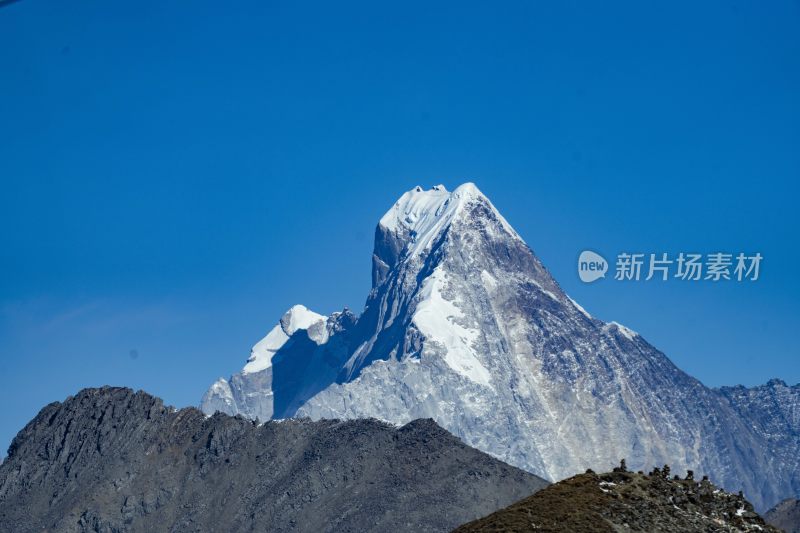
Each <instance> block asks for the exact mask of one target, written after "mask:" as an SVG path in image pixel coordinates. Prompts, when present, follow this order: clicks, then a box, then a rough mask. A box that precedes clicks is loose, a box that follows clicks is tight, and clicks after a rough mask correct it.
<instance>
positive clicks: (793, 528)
mask: <svg viewBox="0 0 800 533" xmlns="http://www.w3.org/2000/svg"><path fill="white" fill-rule="evenodd" d="M764 519H765V520H766V521H767V523H769V524H772V525H773V526H775V527H778V528H781V529H782V530H784V531H785V532H786V533H800V500H798V499H797V498H787V499H785V500H783V501H782V502H781V503H779V504H778V505H776V506H775V507H773V508H772V509H770V510H769V511H767V512H766V513H764Z"/></svg>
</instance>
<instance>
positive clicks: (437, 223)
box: [379, 183, 519, 257]
mask: <svg viewBox="0 0 800 533" xmlns="http://www.w3.org/2000/svg"><path fill="white" fill-rule="evenodd" d="M474 202H484V203H485V204H486V205H487V206H488V207H489V208H490V209H491V210H492V212H493V214H494V215H495V216H496V217H497V218H498V220H500V221H501V225H502V227H503V229H504V230H505V231H506V232H508V234H509V235H511V236H512V237H514V238H517V239H518V238H519V235H517V232H516V231H514V229H513V228H512V227H511V225H510V224H509V223H508V222H507V221H506V220H505V218H503V217H502V215H500V213H499V212H498V211H497V210H496V209H495V208H494V206H493V205H492V203H491V202H490V201H489V199H488V198H487V197H486V196H485V195H484V194H483V193H482V192H481V191H480V190H479V189H478V187H477V186H476V185H475V184H474V183H464V184H462V185H459V186H458V187H457V188H456V189H455V190H454V191H452V192H449V191H448V190H447V189H446V188H445V186H444V185H436V186H434V187H432V188H431V189H428V190H424V189H423V188H422V187H420V186H417V187H414V188H413V189H411V190H410V191H407V192H406V193H404V194H403V195H402V196H401V197H400V199H398V200H397V202H395V204H394V205H393V206H392V208H391V209H389V210H388V211H387V212H386V214H384V215H383V217H382V218H381V220H380V222H379V226H380V227H381V228H383V229H385V230H386V231H388V232H391V233H393V234H394V235H395V236H396V237H397V238H399V239H401V240H403V241H406V249H405V252H406V256H407V257H411V256H414V255H418V254H420V253H423V252H424V251H426V250H428V249H429V248H430V246H431V244H432V243H433V242H434V241H435V240H436V238H437V236H439V235H440V234H441V233H442V231H444V230H445V229H446V228H447V227H448V226H449V224H450V223H451V222H452V221H453V220H454V219H455V218H457V217H458V216H459V215H461V214H462V213H464V210H465V207H466V206H467V205H469V204H470V203H474Z"/></svg>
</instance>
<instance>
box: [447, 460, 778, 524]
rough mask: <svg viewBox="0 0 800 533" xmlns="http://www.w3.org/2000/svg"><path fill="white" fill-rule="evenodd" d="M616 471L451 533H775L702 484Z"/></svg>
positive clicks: (582, 477) (555, 488)
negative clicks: (622, 532) (627, 532)
mask: <svg viewBox="0 0 800 533" xmlns="http://www.w3.org/2000/svg"><path fill="white" fill-rule="evenodd" d="M617 470H618V471H615V472H609V473H605V474H600V475H597V474H595V473H593V472H591V471H588V472H587V473H585V474H579V475H577V476H574V477H572V478H569V479H566V480H564V481H561V482H559V483H556V484H554V485H551V486H549V487H547V488H546V489H544V490H542V491H540V492H537V493H536V494H534V495H533V496H530V497H528V498H525V499H524V500H522V501H519V502H517V503H515V504H513V505H511V506H509V507H507V508H505V509H501V510H500V511H496V512H494V513H492V514H490V515H489V516H487V517H485V518H481V519H479V520H476V521H473V522H470V523H468V524H465V525H463V526H461V527H459V528H457V529H456V530H455V532H457V533H479V532H500V531H502V532H526V531H532V532H533V531H535V532H537V533H540V532H563V533H584V532H585V533H603V532H608V533H613V532H618V531H641V532H646V533H659V532H664V533H673V532H676V531H686V532H697V531H704V532H708V533H712V532H720V533H721V532H746V531H752V532H756V531H759V532H775V533H777V532H778V531H779V530H778V529H776V528H774V527H772V526H768V525H767V524H766V523H765V522H764V520H763V519H762V518H761V517H760V516H759V515H758V514H756V513H755V512H754V511H753V506H752V505H751V504H750V503H749V502H748V501H747V500H745V499H744V498H742V497H741V496H739V495H734V494H730V493H727V492H725V491H722V490H721V489H718V488H717V487H715V486H714V485H713V484H711V483H710V482H709V481H707V480H703V481H700V482H697V481H695V480H693V479H677V476H675V478H670V477H669V474H668V473H667V474H666V475H665V473H664V470H661V469H656V470H654V471H652V472H651V473H650V474H649V475H645V474H643V473H642V472H639V473H632V472H625V471H619V469H617ZM667 472H668V470H667Z"/></svg>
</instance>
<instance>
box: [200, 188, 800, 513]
mask: <svg viewBox="0 0 800 533" xmlns="http://www.w3.org/2000/svg"><path fill="white" fill-rule="evenodd" d="M542 231H547V229H546V228H543V229H542ZM372 263H373V273H372V279H373V287H372V290H371V292H370V294H369V296H368V298H367V302H366V306H365V309H364V311H363V312H362V313H361V314H360V315H359V316H355V315H354V314H352V313H350V312H349V311H345V312H342V313H334V314H333V315H331V316H329V317H322V316H320V315H315V316H314V317H312V320H305V321H303V320H299V319H298V320H295V318H296V317H295V315H298V317H304V316H308V315H307V312H308V311H307V310H306V309H305V308H293V309H292V310H290V311H289V313H287V316H285V317H284V318H283V319H282V320H281V324H284V323H292V322H302V323H303V324H304V325H307V327H306V328H305V329H303V328H302V327H301V328H298V329H296V330H295V332H294V333H293V334H292V335H289V334H288V333H286V330H285V329H284V328H283V327H282V326H281V325H279V326H276V328H280V332H277V331H276V330H273V332H271V333H270V334H269V335H268V336H267V338H266V339H265V340H264V341H262V343H266V344H269V346H270V347H271V351H263V350H261V351H259V350H258V349H256V348H254V353H253V354H252V355H251V359H250V360H249V361H248V363H247V366H245V368H244V370H243V371H242V372H239V373H237V374H234V375H233V377H232V378H231V379H230V380H224V379H223V380H220V381H219V382H217V383H216V384H214V386H212V388H211V389H209V391H208V392H207V393H206V395H205V397H204V398H203V402H202V409H203V410H204V411H205V412H207V413H213V412H214V411H216V410H221V411H223V412H227V413H230V414H243V415H246V416H249V417H252V418H260V419H262V420H263V419H265V418H268V417H272V418H286V417H293V416H308V417H311V418H312V419H324V418H347V419H351V418H364V417H374V418H379V419H383V420H387V421H390V422H392V423H396V424H403V423H406V422H408V421H410V420H413V419H415V418H425V417H430V418H433V419H434V420H436V421H437V423H438V424H440V425H441V426H442V427H444V428H446V429H447V430H448V431H450V432H451V433H453V434H455V435H457V436H458V437H460V438H461V439H462V440H463V441H464V442H466V443H467V444H469V445H470V446H474V447H476V448H478V449H481V450H483V451H486V452H488V453H490V454H492V455H494V456H496V457H499V458H501V459H502V460H504V461H506V462H508V463H510V464H513V465H515V466H519V467H521V468H524V469H526V470H528V471H530V472H535V473H537V474H538V475H541V476H543V477H546V478H548V479H551V480H558V479H563V478H565V477H567V476H571V475H574V474H576V473H578V472H583V471H584V470H585V469H586V468H588V467H590V466H591V467H605V468H610V467H611V466H613V465H614V464H615V462H616V460H617V458H618V457H627V458H628V461H629V465H630V467H631V468H633V469H640V468H644V467H645V466H646V465H652V464H664V463H669V464H672V465H673V467H674V468H675V469H676V470H684V469H693V470H696V471H698V472H699V471H703V472H707V473H708V474H709V475H710V476H711V479H712V480H713V481H715V482H717V483H719V484H721V485H722V486H724V487H726V488H727V489H729V490H732V491H738V490H740V489H742V490H744V492H745V494H746V495H747V497H748V498H750V499H751V501H753V502H754V504H755V505H756V507H757V508H759V509H766V508H767V507H769V506H771V505H773V504H774V503H776V502H778V501H780V500H782V499H783V498H786V497H789V496H795V495H797V494H798V493H800V454H798V451H799V450H800V431H798V418H797V417H798V413H800V386H794V387H786V386H779V385H777V382H771V383H772V384H771V385H767V386H764V387H758V388H755V389H744V388H734V389H721V390H714V389H710V388H708V387H705V386H704V385H703V384H702V383H700V382H699V381H697V380H696V379H694V378H692V377H691V376H689V375H687V374H686V373H684V372H682V371H681V370H680V369H678V368H677V367H676V366H675V365H674V364H673V363H672V362H671V361H670V360H669V359H668V358H667V357H666V356H665V355H664V354H663V353H661V352H660V351H659V350H657V349H656V348H655V347H653V346H652V345H650V344H649V343H648V342H647V341H646V340H645V339H644V338H643V337H642V336H641V335H639V334H637V333H636V332H634V331H631V330H630V329H628V328H626V327H624V326H622V325H620V324H617V323H615V322H604V321H602V320H599V319H597V318H595V317H593V316H591V315H590V314H589V313H587V312H586V311H585V310H584V309H583V308H581V307H580V306H579V305H578V304H577V303H575V302H574V301H573V300H572V299H570V298H569V297H568V296H567V295H566V294H565V293H564V292H563V291H562V290H561V288H560V287H559V285H558V283H557V282H556V280H555V279H553V277H552V276H551V275H550V273H549V272H548V271H547V269H546V268H545V267H544V265H543V264H542V263H541V261H540V260H539V259H538V258H537V257H536V255H535V254H534V253H533V251H532V250H531V249H530V248H529V247H528V245H527V244H525V242H524V241H523V240H522V239H521V238H520V236H519V235H518V234H517V233H516V232H515V231H514V229H513V228H512V227H511V226H510V225H509V223H508V222H507V221H506V220H505V219H504V218H503V217H502V215H500V213H499V212H498V211H497V210H496V209H495V208H494V206H493V205H492V203H491V202H490V201H489V199H488V198H486V196H484V195H483V194H482V193H481V192H480V191H479V190H478V189H477V188H476V187H475V186H474V185H473V184H464V185H462V186H460V187H458V188H457V189H456V190H454V191H452V192H449V191H447V190H446V189H445V188H444V187H442V186H437V187H434V188H433V189H430V190H423V189H422V188H420V187H417V188H416V189H414V190H411V191H408V192H407V193H405V194H404V195H403V196H402V197H401V198H400V199H399V200H398V201H397V203H396V204H395V205H394V206H393V207H392V208H391V209H390V210H389V211H388V212H387V213H386V214H385V215H384V216H383V218H381V220H380V222H379V224H378V226H377V228H376V232H375V248H374V253H373V258H372ZM281 332H282V333H281ZM268 339H271V340H269V341H267V340H268ZM275 339H277V342H273V341H274V340H275ZM262 343H259V344H262ZM256 346H257V347H258V346H259V345H256ZM258 353H262V354H264V355H261V356H259V355H258ZM254 362H258V364H254Z"/></svg>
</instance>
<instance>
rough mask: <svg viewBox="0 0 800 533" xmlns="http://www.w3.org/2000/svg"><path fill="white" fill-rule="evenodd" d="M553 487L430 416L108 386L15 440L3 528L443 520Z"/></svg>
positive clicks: (199, 528) (405, 524)
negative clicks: (210, 406)
mask: <svg viewBox="0 0 800 533" xmlns="http://www.w3.org/2000/svg"><path fill="white" fill-rule="evenodd" d="M544 485H546V482H545V481H544V480H542V479H540V478H537V477H536V476H533V475H531V474H528V473H526V472H523V471H521V470H519V469H517V468H514V467H511V466H509V465H506V464H504V463H502V462H500V461H498V460H496V459H494V458H492V457H489V456H488V455H486V454H484V453H482V452H479V451H477V450H474V449H472V448H469V447H468V446H466V445H464V444H463V443H461V442H460V441H459V440H458V439H457V438H455V437H453V436H452V435H450V434H449V433H447V432H446V431H444V430H443V429H442V428H440V427H439V426H438V425H436V423H434V422H433V421H432V420H416V421H413V422H411V423H409V424H407V425H405V426H403V427H400V428H396V427H394V426H391V425H388V424H386V423H383V422H379V421H376V420H355V421H345V422H342V421H337V420H328V421H322V422H312V421H310V420H287V421H282V422H268V423H265V424H263V425H257V424H255V423H254V422H252V421H250V420H247V419H244V418H242V417H230V416H227V415H223V414H217V415H214V416H212V417H206V416H204V415H203V414H202V413H201V412H200V411H199V410H197V409H194V408H187V409H182V410H179V411H178V410H175V409H172V408H169V407H166V406H164V405H163V403H162V401H161V400H159V399H158V398H154V397H152V396H150V395H148V394H146V393H143V392H141V391H140V392H136V393H134V392H133V391H132V390H130V389H125V388H109V387H104V388H101V389H86V390H83V391H81V392H80V393H79V394H77V395H76V396H74V397H70V398H68V399H67V400H66V401H65V402H63V403H53V404H50V405H48V406H46V407H45V408H44V409H42V411H41V412H40V413H39V414H38V416H36V418H34V420H33V421H31V422H30V423H29V424H28V425H27V426H26V427H25V428H24V429H23V430H22V431H20V433H19V434H18V435H17V437H16V438H15V439H14V441H13V442H12V444H11V446H10V448H9V450H8V457H7V458H6V460H5V461H4V462H3V464H2V465H0V531H14V532H16V533H26V532H33V531H42V530H45V531H54V532H64V533H77V532H108V533H111V532H114V533H116V532H152V531H169V532H176V533H177V532H189V531H192V532H206V531H208V532H216V531H231V532H236V531H309V532H321V531H331V532H333V531H336V532H340V531H397V530H406V531H447V530H449V529H452V528H453V527H455V526H456V525H458V524H460V523H463V522H464V521H466V520H470V519H473V518H476V517H478V516H481V515H483V514H486V513H487V512H490V511H492V510H494V509H497V508H499V507H502V506H504V505H507V504H509V503H511V502H513V501H515V500H517V499H519V498H521V497H523V496H524V495H526V494H527V493H529V492H531V491H535V490H538V489H539V488H541V487H543V486H544Z"/></svg>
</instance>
